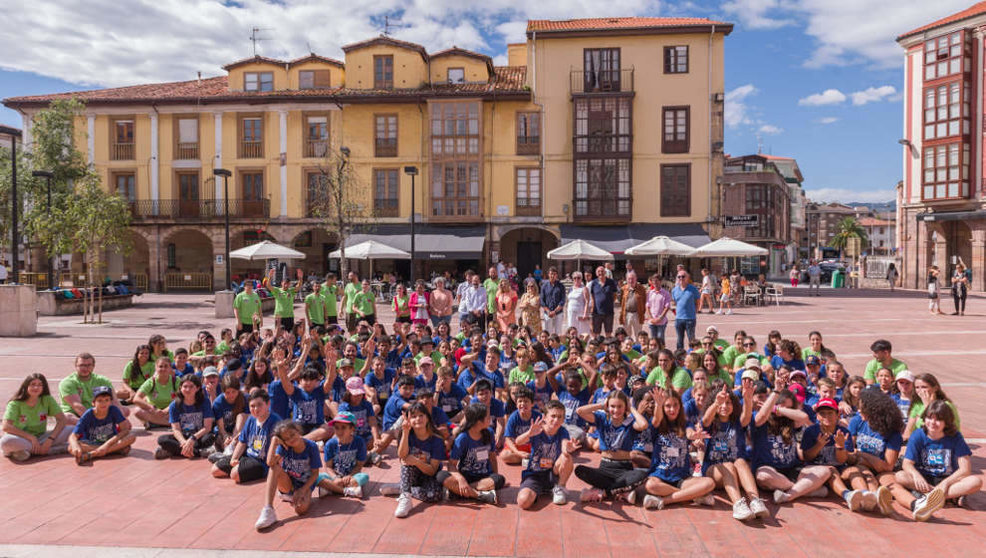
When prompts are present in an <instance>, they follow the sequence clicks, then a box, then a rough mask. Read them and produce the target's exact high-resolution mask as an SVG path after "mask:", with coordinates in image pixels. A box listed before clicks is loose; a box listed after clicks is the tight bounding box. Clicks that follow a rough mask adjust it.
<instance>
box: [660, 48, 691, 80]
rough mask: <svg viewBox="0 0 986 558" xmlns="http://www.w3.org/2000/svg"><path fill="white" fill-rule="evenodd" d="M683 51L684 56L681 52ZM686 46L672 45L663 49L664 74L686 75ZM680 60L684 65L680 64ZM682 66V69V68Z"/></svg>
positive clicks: (688, 61)
mask: <svg viewBox="0 0 986 558" xmlns="http://www.w3.org/2000/svg"><path fill="white" fill-rule="evenodd" d="M680 49H684V56H682V51H681V50H680ZM689 54H690V53H689V52H688V45H672V46H666V47H664V73H665V74H687V73H688V66H689V63H690V60H689ZM682 58H683V59H684V63H682V61H681V60H682ZM682 66H684V68H682Z"/></svg>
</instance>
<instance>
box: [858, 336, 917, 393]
mask: <svg viewBox="0 0 986 558" xmlns="http://www.w3.org/2000/svg"><path fill="white" fill-rule="evenodd" d="M870 351H872V352H873V360H871V361H869V362H867V363H866V369H865V370H864V372H863V379H864V380H866V385H871V384H873V383H874V382H876V373H877V371H878V370H880V369H881V368H886V369H888V370H890V371H891V372H893V373H894V377H895V378H896V377H897V374H898V373H899V372H900V371H901V370H907V365H906V364H904V362H902V361H899V360H897V359H895V358H894V357H893V355H892V354H891V353H892V352H893V346H892V345H891V344H890V341H887V340H886V339H877V340H876V341H874V342H873V344H872V345H870Z"/></svg>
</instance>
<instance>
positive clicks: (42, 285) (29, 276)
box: [17, 271, 48, 289]
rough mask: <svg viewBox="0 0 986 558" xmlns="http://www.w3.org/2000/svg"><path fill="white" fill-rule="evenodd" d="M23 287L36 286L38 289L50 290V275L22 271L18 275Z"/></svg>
mask: <svg viewBox="0 0 986 558" xmlns="http://www.w3.org/2000/svg"><path fill="white" fill-rule="evenodd" d="M17 278H18V280H20V282H21V284H22V285H34V286H35V288H38V289H47V288H48V274H47V273H38V272H34V271H21V272H20V273H18V274H17Z"/></svg>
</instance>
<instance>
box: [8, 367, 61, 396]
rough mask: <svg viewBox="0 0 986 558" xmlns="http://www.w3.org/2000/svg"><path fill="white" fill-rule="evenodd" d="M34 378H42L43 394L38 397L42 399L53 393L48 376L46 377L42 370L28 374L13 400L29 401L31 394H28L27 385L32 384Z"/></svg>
mask: <svg viewBox="0 0 986 558" xmlns="http://www.w3.org/2000/svg"><path fill="white" fill-rule="evenodd" d="M34 380H41V395H40V396H39V397H38V399H39V400H40V399H41V398H42V397H44V396H46V395H51V388H49V387H48V378H45V376H44V374H42V373H41V372H34V373H32V374H28V375H27V377H26V378H24V381H23V382H21V387H19V388H17V393H15V394H14V397H12V398H11V399H10V400H11V401H27V400H28V398H30V396H29V395H28V394H27V387H28V386H30V385H31V382H33V381H34Z"/></svg>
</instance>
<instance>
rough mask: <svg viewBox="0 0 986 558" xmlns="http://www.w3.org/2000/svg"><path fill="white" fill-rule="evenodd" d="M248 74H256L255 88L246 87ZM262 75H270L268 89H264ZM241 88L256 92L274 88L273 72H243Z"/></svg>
mask: <svg viewBox="0 0 986 558" xmlns="http://www.w3.org/2000/svg"><path fill="white" fill-rule="evenodd" d="M249 76H257V88H256V89H250V88H248V87H247V83H248V82H249ZM264 76H270V89H264V81H265V80H264ZM243 90H244V91H252V92H257V93H263V92H265V91H273V90H274V72H243Z"/></svg>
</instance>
